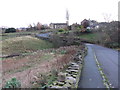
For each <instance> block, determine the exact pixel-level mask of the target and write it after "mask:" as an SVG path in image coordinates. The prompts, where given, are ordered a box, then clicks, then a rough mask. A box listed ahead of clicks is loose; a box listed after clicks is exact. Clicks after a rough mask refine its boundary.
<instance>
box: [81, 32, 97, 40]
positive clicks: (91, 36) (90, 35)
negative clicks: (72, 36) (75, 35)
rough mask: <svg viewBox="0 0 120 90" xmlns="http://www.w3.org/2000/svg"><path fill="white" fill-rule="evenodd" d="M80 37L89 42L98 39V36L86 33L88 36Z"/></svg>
mask: <svg viewBox="0 0 120 90" xmlns="http://www.w3.org/2000/svg"><path fill="white" fill-rule="evenodd" d="M79 37H80V38H82V39H87V40H90V41H93V40H95V38H96V34H95V33H86V34H82V35H80V36H79Z"/></svg>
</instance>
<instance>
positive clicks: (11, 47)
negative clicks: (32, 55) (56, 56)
mask: <svg viewBox="0 0 120 90" xmlns="http://www.w3.org/2000/svg"><path fill="white" fill-rule="evenodd" d="M0 43H1V45H2V47H1V48H2V51H1V52H2V54H5V55H6V54H7V55H10V54H18V53H29V52H34V51H36V50H39V49H40V50H42V49H47V48H52V47H53V45H52V44H51V43H50V42H47V41H44V40H41V39H37V38H35V37H32V36H21V37H14V38H9V39H6V40H4V41H1V42H0Z"/></svg>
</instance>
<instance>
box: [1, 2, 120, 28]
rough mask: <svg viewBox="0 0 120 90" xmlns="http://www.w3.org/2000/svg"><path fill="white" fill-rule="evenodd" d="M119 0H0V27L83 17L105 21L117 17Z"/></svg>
mask: <svg viewBox="0 0 120 90" xmlns="http://www.w3.org/2000/svg"><path fill="white" fill-rule="evenodd" d="M118 1H119V0H0V12H1V13H0V27H1V26H8V27H27V26H28V25H29V24H33V23H35V24H36V23H37V22H40V23H42V24H49V23H51V22H53V23H64V22H66V16H65V15H66V9H68V11H69V15H70V17H69V19H70V20H69V22H70V24H72V23H76V22H77V23H80V22H81V21H82V20H83V19H85V18H86V19H89V18H90V19H92V20H97V21H98V22H101V21H105V20H104V16H106V14H107V15H108V16H109V15H111V18H110V20H117V19H118Z"/></svg>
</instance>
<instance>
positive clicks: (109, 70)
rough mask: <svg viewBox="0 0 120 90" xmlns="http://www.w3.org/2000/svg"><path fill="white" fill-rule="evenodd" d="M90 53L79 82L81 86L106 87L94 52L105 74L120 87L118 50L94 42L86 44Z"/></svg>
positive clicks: (115, 85)
mask: <svg viewBox="0 0 120 90" xmlns="http://www.w3.org/2000/svg"><path fill="white" fill-rule="evenodd" d="M86 45H87V47H88V55H87V56H86V57H85V60H84V63H85V65H84V67H83V71H82V75H81V79H80V82H79V87H80V88H105V86H104V85H103V82H102V77H101V75H100V73H99V71H98V68H97V66H96V62H95V57H94V53H95V55H96V57H97V60H98V61H99V63H100V64H101V68H102V69H103V72H104V74H105V75H106V76H107V78H108V80H109V82H110V83H111V84H112V85H113V86H114V87H115V88H118V52H117V51H115V50H112V49H108V48H105V47H101V46H98V45H94V44H86Z"/></svg>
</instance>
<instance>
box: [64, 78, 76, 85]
mask: <svg viewBox="0 0 120 90" xmlns="http://www.w3.org/2000/svg"><path fill="white" fill-rule="evenodd" d="M66 82H69V83H71V84H75V83H76V79H75V78H73V77H66Z"/></svg>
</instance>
